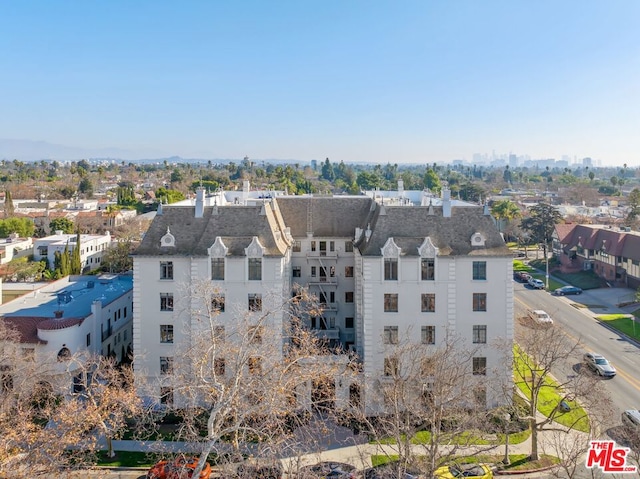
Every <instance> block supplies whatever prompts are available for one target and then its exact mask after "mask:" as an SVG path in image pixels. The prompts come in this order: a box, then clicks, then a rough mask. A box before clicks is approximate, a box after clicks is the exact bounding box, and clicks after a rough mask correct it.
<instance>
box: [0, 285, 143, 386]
mask: <svg viewBox="0 0 640 479" xmlns="http://www.w3.org/2000/svg"><path fill="white" fill-rule="evenodd" d="M132 300H133V278H132V277H131V276H130V275H129V276H127V275H102V276H68V277H66V278H62V279H60V280H58V281H54V282H52V283H44V284H40V285H39V287H38V288H34V289H33V290H32V291H30V292H29V293H27V294H25V295H23V296H20V297H18V298H16V299H13V300H12V301H8V302H6V303H4V304H2V305H0V321H2V322H3V323H4V324H6V325H7V326H9V327H10V328H12V329H14V330H15V331H16V332H17V333H18V340H19V342H20V346H21V347H22V351H23V353H24V354H25V355H28V356H33V357H34V359H37V360H38V361H43V362H46V363H51V362H54V363H55V362H56V360H58V359H60V358H65V357H67V356H72V355H77V354H82V353H90V354H94V355H103V356H110V357H113V358H114V359H115V360H116V361H117V362H122V361H125V360H127V359H128V356H129V355H130V354H131V349H132V347H131V344H132V339H133V338H132V332H133V302H132ZM59 366H60V368H62V369H64V368H66V367H68V365H67V364H66V363H65V362H64V361H60V364H59ZM67 386H68V387H71V386H72V385H71V384H68V385H67Z"/></svg>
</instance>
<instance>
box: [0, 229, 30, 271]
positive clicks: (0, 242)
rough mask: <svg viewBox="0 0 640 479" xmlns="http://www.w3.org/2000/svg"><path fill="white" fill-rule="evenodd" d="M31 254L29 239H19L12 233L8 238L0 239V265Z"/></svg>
mask: <svg viewBox="0 0 640 479" xmlns="http://www.w3.org/2000/svg"><path fill="white" fill-rule="evenodd" d="M31 254H33V240H32V239H31V238H20V237H19V236H18V234H17V233H12V234H10V235H9V237H8V238H3V239H0V264H6V263H8V262H10V261H11V260H14V259H16V258H21V257H23V256H29V255H31Z"/></svg>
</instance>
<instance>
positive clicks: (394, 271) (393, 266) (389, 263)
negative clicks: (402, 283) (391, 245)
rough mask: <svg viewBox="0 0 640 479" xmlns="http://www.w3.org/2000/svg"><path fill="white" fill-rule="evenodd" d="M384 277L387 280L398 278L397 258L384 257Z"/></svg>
mask: <svg viewBox="0 0 640 479" xmlns="http://www.w3.org/2000/svg"><path fill="white" fill-rule="evenodd" d="M384 279H385V280H386V281H393V280H397V279H398V260H397V259H396V258H385V259H384Z"/></svg>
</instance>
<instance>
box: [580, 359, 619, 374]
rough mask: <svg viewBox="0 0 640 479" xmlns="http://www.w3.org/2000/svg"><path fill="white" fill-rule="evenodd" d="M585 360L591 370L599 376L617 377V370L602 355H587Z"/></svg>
mask: <svg viewBox="0 0 640 479" xmlns="http://www.w3.org/2000/svg"><path fill="white" fill-rule="evenodd" d="M583 359H584V362H585V363H586V365H587V366H589V369H591V370H592V371H593V372H594V373H596V374H598V376H602V377H605V378H612V377H614V376H615V375H616V368H614V367H613V364H611V363H610V362H609V361H608V360H607V358H605V357H604V356H602V355H601V354H597V353H585V355H584V356H583Z"/></svg>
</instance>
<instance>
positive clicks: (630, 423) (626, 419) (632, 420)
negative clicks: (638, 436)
mask: <svg viewBox="0 0 640 479" xmlns="http://www.w3.org/2000/svg"><path fill="white" fill-rule="evenodd" d="M622 424H623V425H624V427H626V428H627V429H629V430H630V431H633V432H634V433H640V411H638V410H637V409H627V410H626V411H624V412H623V413H622Z"/></svg>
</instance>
